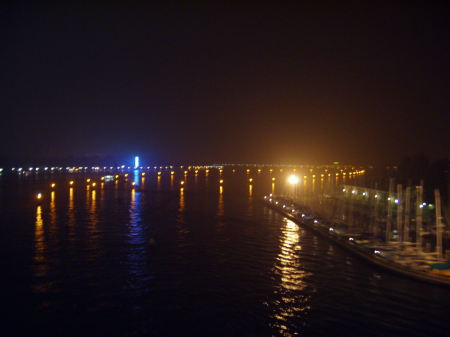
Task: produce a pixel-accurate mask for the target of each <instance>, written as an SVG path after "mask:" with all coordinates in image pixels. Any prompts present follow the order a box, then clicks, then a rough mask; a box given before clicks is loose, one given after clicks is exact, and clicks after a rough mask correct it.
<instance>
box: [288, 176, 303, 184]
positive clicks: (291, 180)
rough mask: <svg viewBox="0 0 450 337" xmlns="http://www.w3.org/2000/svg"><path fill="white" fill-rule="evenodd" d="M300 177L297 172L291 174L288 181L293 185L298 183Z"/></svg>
mask: <svg viewBox="0 0 450 337" xmlns="http://www.w3.org/2000/svg"><path fill="white" fill-rule="evenodd" d="M299 181H300V179H298V177H297V176H296V175H295V174H291V175H290V176H289V178H288V182H289V184H291V185H297V184H298V182H299Z"/></svg>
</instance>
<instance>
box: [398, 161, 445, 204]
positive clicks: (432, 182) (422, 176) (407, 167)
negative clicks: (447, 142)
mask: <svg viewBox="0 0 450 337" xmlns="http://www.w3.org/2000/svg"><path fill="white" fill-rule="evenodd" d="M449 165H450V161H449V159H447V158H445V159H438V160H430V159H429V158H427V157H426V156H424V155H415V156H406V157H404V158H403V159H402V160H401V162H400V164H399V165H398V167H397V170H396V175H395V178H396V181H397V182H398V183H399V184H403V185H404V186H416V185H420V184H421V183H423V186H424V193H425V199H426V200H429V201H432V200H433V199H434V189H436V188H437V189H439V191H440V193H441V197H442V200H443V201H444V202H447V201H448V197H449V195H448V194H449V193H448V192H449V187H450V186H449V168H450V166H449Z"/></svg>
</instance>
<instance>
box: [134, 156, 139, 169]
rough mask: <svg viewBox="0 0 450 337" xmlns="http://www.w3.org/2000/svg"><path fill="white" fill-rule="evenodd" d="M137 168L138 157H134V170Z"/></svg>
mask: <svg viewBox="0 0 450 337" xmlns="http://www.w3.org/2000/svg"><path fill="white" fill-rule="evenodd" d="M138 167H139V156H134V168H135V169H137V168H138Z"/></svg>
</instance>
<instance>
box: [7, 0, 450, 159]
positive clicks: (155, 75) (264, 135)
mask: <svg viewBox="0 0 450 337" xmlns="http://www.w3.org/2000/svg"><path fill="white" fill-rule="evenodd" d="M126 3H127V2H122V3H121V5H118V4H117V5H106V2H105V3H104V4H102V5H100V4H98V5H96V4H89V5H78V6H69V5H60V7H52V6H44V5H30V4H28V5H17V4H16V5H11V6H6V5H1V6H2V7H1V14H0V22H1V23H0V29H1V33H0V34H2V39H1V40H2V42H1V48H0V57H1V64H2V75H1V76H0V83H1V87H0V89H1V101H0V108H1V114H2V119H1V124H0V144H1V145H0V164H1V163H2V161H3V162H4V163H10V162H14V161H22V162H23V161H26V160H28V161H30V162H31V161H37V160H44V159H45V160H49V161H50V160H56V159H64V158H66V159H67V158H72V159H73V158H82V157H89V156H100V157H105V158H114V159H115V160H118V161H121V160H125V159H127V158H130V157H131V156H132V155H133V154H135V153H138V154H141V155H142V156H143V157H144V158H145V159H146V162H148V163H168V162H172V163H180V162H184V163H192V162H199V163H223V162H234V163H236V162H246V163H248V162H252V163H254V162H257V163H330V162H332V161H340V162H343V163H357V164H358V163H360V164H369V163H370V164H385V163H396V162H398V161H399V160H400V159H401V157H403V156H404V155H407V154H417V153H424V154H426V155H428V156H430V157H432V158H439V157H447V156H448V155H449V153H450V151H449V149H450V136H449V135H450V132H449V126H450V118H449V115H450V114H449V111H450V110H449V95H448V93H449V87H450V86H449V78H450V76H449V75H450V71H449V68H450V67H449V60H450V53H449V51H450V48H449V46H450V45H449V20H448V13H449V8H448V6H447V7H438V6H437V5H436V2H432V1H431V2H429V3H428V4H427V3H426V2H424V3H423V4H422V5H420V6H419V5H417V6H416V5H411V4H407V3H405V4H404V5H398V6H396V7H392V6H390V7H387V6H382V5H379V4H377V5H374V6H372V7H368V6H367V5H364V7H357V6H354V7H339V8H338V7H334V8H333V7H322V8H317V7H316V8H311V7H309V6H296V7H292V6H287V5H285V6H284V7H283V6H281V5H273V6H270V5H265V6H263V7H261V6H260V5H256V4H253V5H248V6H236V7H235V6H228V7H220V6H217V5H214V6H208V7H205V6H200V5H198V6H179V5H172V6H169V5H167V6H165V7H151V6H141V5H130V6H127V5H126ZM361 3H364V2H361ZM74 160H75V159H74ZM73 164H74V165H75V164H76V163H75V162H74V163H73ZM105 164H106V163H105Z"/></svg>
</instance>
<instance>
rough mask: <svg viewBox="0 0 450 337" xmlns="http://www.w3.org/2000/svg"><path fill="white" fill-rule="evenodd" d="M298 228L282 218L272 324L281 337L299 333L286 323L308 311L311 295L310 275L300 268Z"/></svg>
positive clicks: (294, 327)
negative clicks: (309, 291) (277, 280)
mask: <svg viewBox="0 0 450 337" xmlns="http://www.w3.org/2000/svg"><path fill="white" fill-rule="evenodd" d="M299 231H300V229H299V226H298V225H297V224H296V223H294V222H293V221H291V220H289V219H287V218H284V219H283V224H282V230H281V236H280V246H279V249H280V253H279V254H278V257H277V259H276V263H275V267H274V268H275V270H274V271H275V273H276V275H279V280H280V282H279V285H278V286H277V287H276V294H277V297H276V298H277V300H276V301H275V302H274V303H273V304H274V305H273V308H274V312H273V314H272V319H273V321H272V323H271V325H272V326H273V327H274V328H275V329H276V330H278V333H279V334H280V335H282V336H294V335H298V334H299V333H301V331H299V327H298V326H292V325H291V324H288V321H289V320H290V319H291V318H293V317H296V318H297V319H298V318H301V317H303V316H306V315H307V312H308V311H309V310H310V308H311V307H310V295H308V292H307V291H305V289H306V288H307V287H308V281H307V280H306V278H307V277H309V276H311V275H312V274H311V273H309V272H306V271H305V270H304V268H302V263H301V257H300V250H301V249H302V247H301V244H300V240H301V238H300V233H299Z"/></svg>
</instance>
